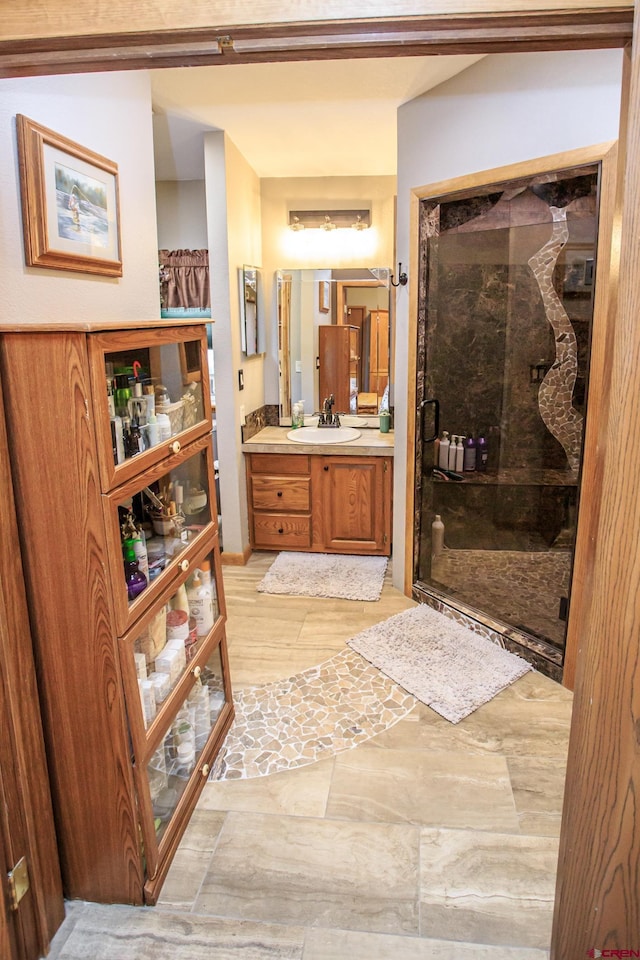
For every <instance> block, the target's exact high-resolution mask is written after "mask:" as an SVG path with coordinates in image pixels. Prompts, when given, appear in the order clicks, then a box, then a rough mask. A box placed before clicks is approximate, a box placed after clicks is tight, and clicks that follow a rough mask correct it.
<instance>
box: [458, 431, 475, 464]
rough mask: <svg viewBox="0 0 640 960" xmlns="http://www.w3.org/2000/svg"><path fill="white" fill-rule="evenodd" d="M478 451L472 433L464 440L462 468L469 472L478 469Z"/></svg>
mask: <svg viewBox="0 0 640 960" xmlns="http://www.w3.org/2000/svg"><path fill="white" fill-rule="evenodd" d="M476 452H477V451H476V442H475V440H474V439H473V435H472V434H471V433H470V434H469V436H468V437H467V439H466V440H465V441H464V454H463V458H462V469H463V470H464V471H465V472H467V473H468V472H470V471H471V470H475V469H476Z"/></svg>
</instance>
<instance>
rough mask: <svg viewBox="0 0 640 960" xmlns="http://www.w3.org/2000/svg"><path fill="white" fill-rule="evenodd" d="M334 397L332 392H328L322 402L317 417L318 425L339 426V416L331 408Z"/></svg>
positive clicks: (334, 400)
mask: <svg viewBox="0 0 640 960" xmlns="http://www.w3.org/2000/svg"><path fill="white" fill-rule="evenodd" d="M335 402H336V399H335V397H334V395H333V394H330V395H329V396H328V397H327V398H326V399H325V401H324V402H323V404H322V412H321V414H320V417H319V419H318V426H319V427H339V426H340V417H339V416H338V414H337V413H332V412H331V408H332V407H333V405H334V403H335Z"/></svg>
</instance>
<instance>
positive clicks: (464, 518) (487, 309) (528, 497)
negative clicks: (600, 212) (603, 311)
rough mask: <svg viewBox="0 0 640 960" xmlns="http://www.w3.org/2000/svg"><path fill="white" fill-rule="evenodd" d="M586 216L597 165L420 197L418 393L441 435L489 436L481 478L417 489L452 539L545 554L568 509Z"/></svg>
mask: <svg viewBox="0 0 640 960" xmlns="http://www.w3.org/2000/svg"><path fill="white" fill-rule="evenodd" d="M596 215H597V170H596V168H591V170H589V171H573V172H571V171H569V172H566V173H562V174H555V175H554V174H551V175H548V176H547V177H545V178H539V180H531V181H527V182H518V183H513V182H512V183H510V184H505V185H502V187H501V188H496V189H495V190H494V191H493V192H491V193H489V194H487V195H485V196H479V197H473V198H470V199H462V200H455V201H452V202H441V203H434V202H431V203H429V202H427V201H425V202H424V209H423V216H422V223H421V228H422V235H423V244H422V245H421V246H422V248H423V249H424V248H426V250H427V252H426V254H425V260H424V264H423V277H424V286H423V290H422V291H421V293H422V296H421V303H422V304H423V305H424V306H423V316H421V317H420V321H421V322H420V323H419V327H420V333H419V337H420V342H419V344H418V353H419V357H418V369H424V370H425V373H424V382H423V390H424V393H423V396H424V397H431V396H435V397H438V399H439V400H440V410H441V414H440V427H441V430H443V429H444V430H448V431H449V433H453V434H463V435H466V434H468V433H469V432H471V433H473V435H474V436H475V437H477V436H478V433H479V432H484V433H485V436H487V437H488V439H489V466H490V472H489V474H488V475H487V481H488V482H487V483H486V484H485V483H480V484H479V485H477V486H474V487H473V488H472V487H471V486H469V487H465V489H464V490H462V489H460V488H461V487H462V485H458V484H451V483H449V484H445V485H441V486H439V487H438V489H437V491H435V492H434V490H433V489H432V486H433V485H431V484H421V488H420V497H421V500H420V509H421V513H422V517H425V515H426V516H427V517H429V516H430V515H431V516H432V515H433V513H437V512H440V510H444V511H445V512H447V513H448V514H449V523H448V525H447V530H448V536H447V542H448V545H449V546H450V547H454V548H455V547H458V548H463V547H466V548H498V549H524V550H527V549H543V548H545V547H548V546H550V545H551V544H552V543H553V542H554V541H555V539H556V538H557V537H558V535H559V534H560V532H561V530H562V529H563V527H564V526H565V525H566V521H567V514H568V512H571V513H572V512H573V511H574V509H575V491H576V483H577V472H578V467H579V461H580V451H581V446H582V432H583V420H584V403H585V382H586V371H587V364H588V343H589V328H590V319H591V299H592V298H591V286H590V284H589V276H588V275H585V270H586V269H587V268H586V261H587V260H589V259H590V258H592V257H593V255H594V248H595V232H596ZM427 238H428V242H427V243H426V244H425V243H424V240H426V239H427ZM576 276H577V279H576ZM421 354H422V360H421V357H420V355H421ZM423 363H424V366H422V364H423ZM536 367H537V368H538V369H537V371H536ZM536 377H539V378H540V379H536ZM425 453H426V455H427V457H428V450H426V451H425ZM425 466H426V467H427V468H428V463H427V464H426V465H425ZM475 479H476V480H478V479H484V478H475ZM434 498H435V499H434ZM425 511H426V514H425ZM429 522H430V521H429ZM445 523H446V521H445ZM423 526H424V524H423ZM519 531H521V532H522V536H519ZM428 533H429V531H428V530H427V531H426V534H427V536H428ZM423 535H424V531H423Z"/></svg>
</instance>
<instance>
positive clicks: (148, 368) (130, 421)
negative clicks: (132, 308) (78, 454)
mask: <svg viewBox="0 0 640 960" xmlns="http://www.w3.org/2000/svg"><path fill="white" fill-rule="evenodd" d="M89 348H90V355H91V376H92V381H94V382H93V395H94V398H95V403H96V425H97V431H98V434H99V446H100V470H101V474H102V481H103V488H104V489H109V488H111V487H113V486H115V485H116V484H119V483H122V482H124V481H125V480H126V479H127V478H128V477H130V476H132V475H133V474H134V473H136V472H139V471H140V470H141V469H146V468H147V467H148V466H149V465H150V464H152V463H154V462H156V461H157V460H159V459H161V458H162V457H164V456H167V454H168V453H172V452H176V450H179V449H180V447H181V446H184V444H185V443H188V442H190V441H191V440H192V439H194V438H195V437H198V436H200V435H202V433H204V432H209V430H210V425H209V418H210V413H211V405H210V397H209V377H208V371H207V343H206V335H205V333H204V331H203V328H201V327H178V328H170V329H163V328H160V329H157V330H154V331H152V332H145V333H141V332H138V331H128V332H119V333H117V334H115V333H114V334H106V333H105V334H94V335H92V336H91V337H90V338H89Z"/></svg>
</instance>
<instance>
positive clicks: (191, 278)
mask: <svg viewBox="0 0 640 960" xmlns="http://www.w3.org/2000/svg"><path fill="white" fill-rule="evenodd" d="M158 261H159V264H160V295H161V297H162V305H163V307H165V308H169V307H201V308H204V307H210V306H211V298H210V290H209V251H208V250H159V251H158Z"/></svg>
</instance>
